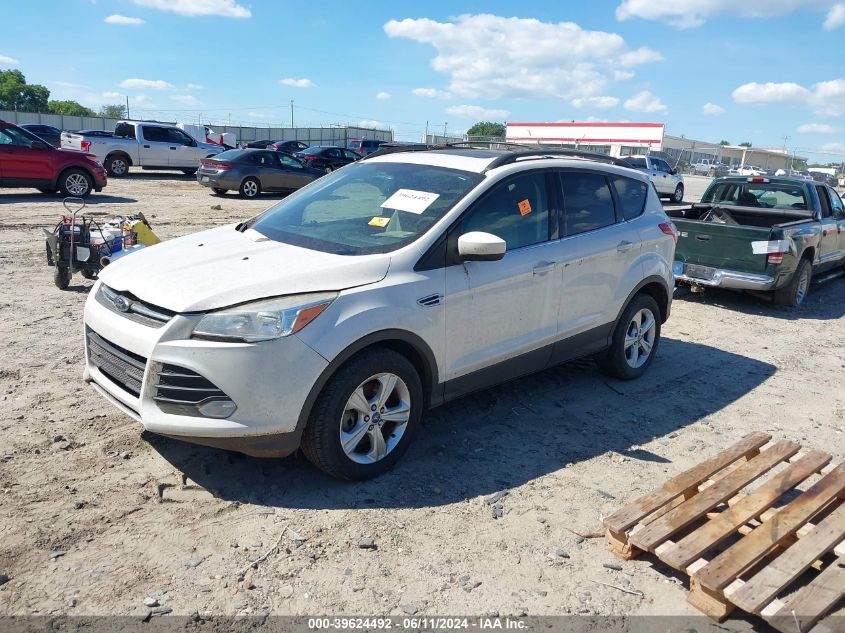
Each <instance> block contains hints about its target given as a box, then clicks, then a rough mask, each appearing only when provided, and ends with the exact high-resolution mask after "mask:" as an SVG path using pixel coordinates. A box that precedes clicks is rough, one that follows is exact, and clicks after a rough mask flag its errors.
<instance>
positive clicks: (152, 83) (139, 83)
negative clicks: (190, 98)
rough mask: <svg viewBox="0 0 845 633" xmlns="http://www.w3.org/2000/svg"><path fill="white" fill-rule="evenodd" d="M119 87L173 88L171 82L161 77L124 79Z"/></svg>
mask: <svg viewBox="0 0 845 633" xmlns="http://www.w3.org/2000/svg"><path fill="white" fill-rule="evenodd" d="M120 87H121V88H141V89H144V90H173V84H171V83H168V82H166V81H164V80H163V79H124V80H123V81H121V82H120Z"/></svg>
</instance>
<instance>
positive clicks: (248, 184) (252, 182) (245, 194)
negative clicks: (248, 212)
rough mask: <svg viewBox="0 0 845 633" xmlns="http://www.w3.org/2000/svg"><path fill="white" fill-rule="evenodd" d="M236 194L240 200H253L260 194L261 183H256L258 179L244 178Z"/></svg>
mask: <svg viewBox="0 0 845 633" xmlns="http://www.w3.org/2000/svg"><path fill="white" fill-rule="evenodd" d="M238 193H240V194H241V198H247V199H251V198H255V197H256V196H257V195H258V194H259V193H261V183H260V182H258V178H244V181H243V182H242V183H241V186H240V189H238Z"/></svg>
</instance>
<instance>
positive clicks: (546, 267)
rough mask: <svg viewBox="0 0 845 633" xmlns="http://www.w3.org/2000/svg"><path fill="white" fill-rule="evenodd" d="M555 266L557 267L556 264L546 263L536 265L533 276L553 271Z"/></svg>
mask: <svg viewBox="0 0 845 633" xmlns="http://www.w3.org/2000/svg"><path fill="white" fill-rule="evenodd" d="M555 266H557V262H546V263H544V264H538V265H536V266H535V267H534V274H535V275H545V274H546V273H548V272H551V271H552V270H554V268H555Z"/></svg>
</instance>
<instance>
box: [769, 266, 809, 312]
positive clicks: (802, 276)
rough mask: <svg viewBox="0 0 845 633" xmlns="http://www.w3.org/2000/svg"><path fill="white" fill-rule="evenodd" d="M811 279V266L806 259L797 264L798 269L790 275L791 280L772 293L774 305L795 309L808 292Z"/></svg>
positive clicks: (802, 301)
mask: <svg viewBox="0 0 845 633" xmlns="http://www.w3.org/2000/svg"><path fill="white" fill-rule="evenodd" d="M812 278H813V266H812V264H810V260H809V259H807V258H806V257H805V258H803V259H801V261H800V262H798V268H796V269H795V273H794V274H793V275H792V279H790V280H789V283H788V284H786V285H785V286H784V287H783V288H779V289H778V290H775V292H774V300H775V303H777V304H778V305H782V306H789V307H791V308H797V307H798V306H800V305H801V304H802V303H804V299H806V298H807V295H808V294H809V292H810V281H812Z"/></svg>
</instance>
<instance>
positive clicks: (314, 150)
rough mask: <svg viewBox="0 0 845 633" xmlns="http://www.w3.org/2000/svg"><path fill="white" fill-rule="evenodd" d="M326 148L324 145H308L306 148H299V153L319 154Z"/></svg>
mask: <svg viewBox="0 0 845 633" xmlns="http://www.w3.org/2000/svg"><path fill="white" fill-rule="evenodd" d="M324 149H326V148H325V147H323V146H322V145H312V146H311V147H306V148H305V149H301V150H299V153H300V154H319V153H320V152H322V151H323V150H324Z"/></svg>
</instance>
